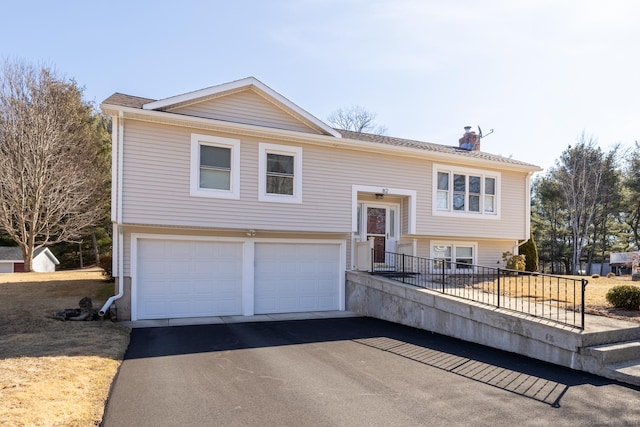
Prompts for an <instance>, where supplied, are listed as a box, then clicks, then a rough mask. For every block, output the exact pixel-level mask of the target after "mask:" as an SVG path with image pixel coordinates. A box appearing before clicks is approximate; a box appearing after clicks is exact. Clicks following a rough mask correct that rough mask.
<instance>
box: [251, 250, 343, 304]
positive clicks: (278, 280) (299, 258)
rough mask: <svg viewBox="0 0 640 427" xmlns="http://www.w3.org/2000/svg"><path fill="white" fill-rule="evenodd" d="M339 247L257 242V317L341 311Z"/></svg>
mask: <svg viewBox="0 0 640 427" xmlns="http://www.w3.org/2000/svg"><path fill="white" fill-rule="evenodd" d="M339 288H340V245H337V244H311V243H295V244H294V243H291V244H288V243H256V246H255V288H254V297H255V306H254V310H255V313H256V314H264V313H292V312H302V311H326V310H338V309H339V298H338V295H339Z"/></svg>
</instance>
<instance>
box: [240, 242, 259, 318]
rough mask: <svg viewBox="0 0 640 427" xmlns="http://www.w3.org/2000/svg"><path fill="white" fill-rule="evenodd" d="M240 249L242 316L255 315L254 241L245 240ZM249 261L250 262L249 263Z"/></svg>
mask: <svg viewBox="0 0 640 427" xmlns="http://www.w3.org/2000/svg"><path fill="white" fill-rule="evenodd" d="M244 242H245V243H244V245H243V248H242V315H243V316H252V315H253V313H255V308H254V306H255V286H256V284H255V278H256V273H255V264H256V263H255V257H256V241H255V239H247V240H245V241H244ZM249 260H251V261H249Z"/></svg>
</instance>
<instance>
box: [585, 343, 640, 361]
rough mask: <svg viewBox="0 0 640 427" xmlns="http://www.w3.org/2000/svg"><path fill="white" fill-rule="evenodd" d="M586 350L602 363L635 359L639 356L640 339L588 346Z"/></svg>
mask: <svg viewBox="0 0 640 427" xmlns="http://www.w3.org/2000/svg"><path fill="white" fill-rule="evenodd" d="M587 352H588V354H590V355H591V356H593V357H595V358H596V359H597V360H599V361H600V362H601V363H602V364H603V365H611V364H614V363H619V362H625V361H628V360H635V359H638V358H639V357H640V340H634V341H625V342H617V343H612V344H603V345H597V346H593V347H588V348H587Z"/></svg>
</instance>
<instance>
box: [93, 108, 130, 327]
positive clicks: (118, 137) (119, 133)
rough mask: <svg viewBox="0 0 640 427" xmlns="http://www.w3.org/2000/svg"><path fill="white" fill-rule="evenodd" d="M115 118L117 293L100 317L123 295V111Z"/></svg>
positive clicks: (112, 141) (115, 262)
mask: <svg viewBox="0 0 640 427" xmlns="http://www.w3.org/2000/svg"><path fill="white" fill-rule="evenodd" d="M114 118H115V117H114ZM117 120H118V124H117V126H113V131H112V132H113V134H112V136H111V145H112V147H113V148H112V152H111V156H112V158H113V159H117V161H116V163H115V164H114V166H113V167H112V170H111V175H112V177H114V178H116V181H117V182H115V183H113V184H112V190H116V191H115V195H116V197H115V199H116V200H112V201H111V203H112V210H111V220H112V222H113V231H114V233H113V236H114V238H115V240H114V243H115V245H114V246H115V247H114V249H115V250H114V251H113V253H114V254H116V259H114V260H113V261H112V262H113V266H112V268H113V270H114V273H115V277H117V278H118V293H117V294H115V295H113V296H111V297H109V299H108V300H107V302H105V303H104V305H103V306H102V308H101V309H100V311H98V315H99V316H100V317H102V316H104V315H105V313H106V312H107V310H109V307H111V304H113V303H114V301H115V300H118V299H120V298H122V296H123V295H124V234H123V231H122V174H123V164H122V162H123V160H124V156H123V151H124V150H123V147H124V113H123V112H122V111H120V112H119V113H118V117H117ZM114 202H115V203H114ZM114 206H115V211H114Z"/></svg>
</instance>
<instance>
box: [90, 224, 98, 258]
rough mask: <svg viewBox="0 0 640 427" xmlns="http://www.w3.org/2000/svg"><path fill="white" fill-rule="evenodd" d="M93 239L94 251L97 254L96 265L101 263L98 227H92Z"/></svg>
mask: <svg viewBox="0 0 640 427" xmlns="http://www.w3.org/2000/svg"><path fill="white" fill-rule="evenodd" d="M91 240H92V241H93V253H94V254H95V256H96V258H95V259H96V265H100V251H99V250H98V239H96V228H95V227H93V228H92V229H91Z"/></svg>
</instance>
